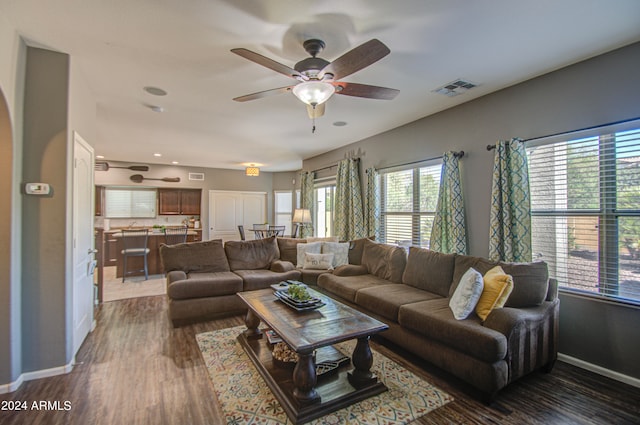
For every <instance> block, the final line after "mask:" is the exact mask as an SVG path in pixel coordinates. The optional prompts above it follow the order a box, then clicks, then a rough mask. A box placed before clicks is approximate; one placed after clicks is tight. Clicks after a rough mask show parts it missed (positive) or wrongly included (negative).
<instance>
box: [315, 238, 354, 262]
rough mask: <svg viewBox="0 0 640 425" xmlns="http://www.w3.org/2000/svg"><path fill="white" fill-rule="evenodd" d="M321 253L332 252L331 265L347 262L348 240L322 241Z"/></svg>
mask: <svg viewBox="0 0 640 425" xmlns="http://www.w3.org/2000/svg"><path fill="white" fill-rule="evenodd" d="M321 252H322V253H323V254H333V262H332V265H333V267H334V268H335V267H338V266H344V265H345V264H349V242H322V251H321Z"/></svg>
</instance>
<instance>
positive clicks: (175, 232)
mask: <svg viewBox="0 0 640 425" xmlns="http://www.w3.org/2000/svg"><path fill="white" fill-rule="evenodd" d="M186 241H187V226H174V227H165V228H164V243H165V244H167V245H175V244H179V243H185V242H186Z"/></svg>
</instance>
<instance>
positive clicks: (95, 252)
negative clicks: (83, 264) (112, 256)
mask: <svg viewBox="0 0 640 425" xmlns="http://www.w3.org/2000/svg"><path fill="white" fill-rule="evenodd" d="M97 253H98V250H97V249H91V248H89V249H88V250H87V254H97Z"/></svg>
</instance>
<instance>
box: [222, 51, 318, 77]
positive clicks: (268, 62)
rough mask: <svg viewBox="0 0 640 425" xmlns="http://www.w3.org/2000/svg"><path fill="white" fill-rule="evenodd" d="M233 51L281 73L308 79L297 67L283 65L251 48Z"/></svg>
mask: <svg viewBox="0 0 640 425" xmlns="http://www.w3.org/2000/svg"><path fill="white" fill-rule="evenodd" d="M231 51H232V52H233V53H235V54H236V55H239V56H242V57H243V58H245V59H249V60H250V61H252V62H255V63H257V64H258V65H262V66H264V67H267V68H269V69H272V70H274V71H276V72H279V73H280V74H283V75H286V76H287V77H290V78H300V77H302V78H304V79H305V80H306V79H308V78H306V77H304V76H302V75H301V74H300V73H299V72H298V71H296V70H295V69H293V68H290V67H288V66H287V65H283V64H281V63H280V62H276V61H274V60H273V59H270V58H268V57H266V56H262V55H261V54H259V53H256V52H252V51H251V50H247V49H243V48H239V49H231Z"/></svg>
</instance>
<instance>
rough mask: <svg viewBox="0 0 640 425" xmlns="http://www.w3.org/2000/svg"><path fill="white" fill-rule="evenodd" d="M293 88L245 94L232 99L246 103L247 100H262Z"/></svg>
mask: <svg viewBox="0 0 640 425" xmlns="http://www.w3.org/2000/svg"><path fill="white" fill-rule="evenodd" d="M292 87H293V86H286V87H280V88H277V89H271V90H264V91H259V92H257V93H251V94H245V95H244V96H239V97H234V98H233V100H235V101H236V102H246V101H247V100H255V99H262V98H263V97H267V96H272V95H274V94H281V93H286V92H289V91H291V88H292Z"/></svg>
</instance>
